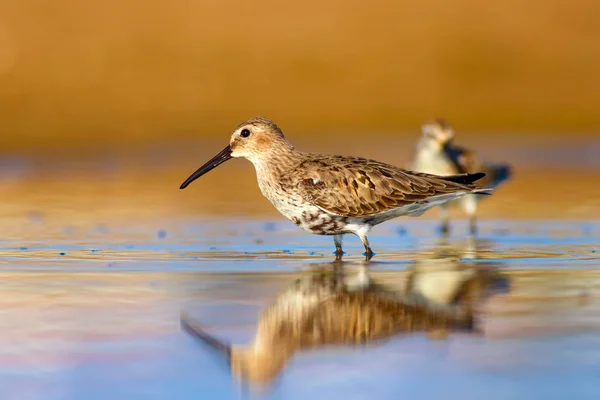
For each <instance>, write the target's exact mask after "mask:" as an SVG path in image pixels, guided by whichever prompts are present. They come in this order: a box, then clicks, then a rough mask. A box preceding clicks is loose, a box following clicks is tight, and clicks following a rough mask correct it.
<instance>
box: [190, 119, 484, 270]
mask: <svg viewBox="0 0 600 400" xmlns="http://www.w3.org/2000/svg"><path fill="white" fill-rule="evenodd" d="M233 157H242V158H246V159H248V160H249V161H250V162H252V164H254V168H255V169H256V176H257V179H258V186H259V187H260V190H261V192H262V194H263V195H264V196H265V197H266V198H267V199H268V200H269V201H270V202H271V203H272V204H273V205H274V206H275V208H277V210H278V211H279V212H280V213H281V214H283V216H285V217H286V218H287V219H289V220H291V221H292V222H293V223H295V224H296V225H297V226H299V227H300V228H302V229H304V230H305V231H307V232H310V233H313V234H317V235H333V239H334V243H335V247H336V253H335V254H336V258H337V259H341V257H342V254H343V251H342V235H344V234H347V233H352V234H354V235H356V236H358V237H359V238H360V240H361V241H362V243H363V245H364V247H365V256H366V259H367V260H368V259H371V257H372V256H373V251H372V250H371V247H370V245H369V241H368V239H367V233H368V232H369V230H370V229H371V228H372V227H373V226H375V225H377V224H380V223H382V222H384V221H387V220H389V219H392V218H396V217H399V216H402V215H408V216H420V215H422V214H423V213H424V212H425V211H426V210H428V209H429V208H431V207H434V206H436V205H439V204H443V203H445V202H447V201H449V200H453V199H456V198H459V197H461V196H464V195H466V194H470V193H477V194H487V193H488V192H489V189H483V188H479V187H476V186H475V185H473V184H472V183H473V182H474V181H476V180H478V179H480V178H482V177H483V176H485V174H483V173H474V174H461V175H453V176H435V175H431V174H426V173H418V172H411V171H407V170H404V169H401V168H398V167H394V166H392V165H388V164H384V163H382V162H378V161H374V160H368V159H365V158H359V157H344V156H333V155H319V154H311V153H305V152H301V151H297V150H296V149H294V147H293V146H292V145H291V144H290V143H289V142H288V141H287V140H286V138H285V137H284V135H283V132H282V131H281V129H279V127H278V126H277V125H276V124H275V123H274V122H273V121H271V120H270V119H268V118H262V117H258V118H252V119H249V120H247V121H245V122H244V123H242V124H241V125H239V126H238V127H237V128H235V130H234V131H233V134H232V135H231V139H230V141H229V145H228V146H227V147H225V148H224V149H223V150H222V151H221V152H220V153H219V154H217V155H216V156H215V157H213V158H212V159H211V160H209V161H208V162H207V163H206V164H204V165H203V166H202V167H200V168H199V169H198V170H196V171H195V172H194V173H193V174H192V175H191V176H190V177H189V178H188V179H186V180H185V182H183V184H182V185H181V186H180V189H184V188H186V187H187V186H188V185H189V184H190V183H191V182H193V181H194V180H196V179H198V178H199V177H201V176H202V175H204V174H206V173H207V172H209V171H211V170H212V169H214V168H216V167H217V166H218V165H220V164H222V163H224V162H225V161H227V160H229V159H231V158H233Z"/></svg>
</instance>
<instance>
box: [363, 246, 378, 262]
mask: <svg viewBox="0 0 600 400" xmlns="http://www.w3.org/2000/svg"><path fill="white" fill-rule="evenodd" d="M374 255H375V253H373V250H371V248H370V247H368V248H367V250H366V251H365V252H364V253H363V256H365V260H367V261H369V260H370V259H371V258H373V256H374Z"/></svg>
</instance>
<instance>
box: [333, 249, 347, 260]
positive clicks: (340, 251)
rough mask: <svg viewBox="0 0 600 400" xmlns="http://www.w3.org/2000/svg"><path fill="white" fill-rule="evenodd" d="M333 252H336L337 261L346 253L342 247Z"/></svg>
mask: <svg viewBox="0 0 600 400" xmlns="http://www.w3.org/2000/svg"><path fill="white" fill-rule="evenodd" d="M333 254H335V259H336V261H340V260H341V259H342V257H343V256H344V254H346V253H345V252H344V251H343V250H342V249H336V250H335V251H334V252H333Z"/></svg>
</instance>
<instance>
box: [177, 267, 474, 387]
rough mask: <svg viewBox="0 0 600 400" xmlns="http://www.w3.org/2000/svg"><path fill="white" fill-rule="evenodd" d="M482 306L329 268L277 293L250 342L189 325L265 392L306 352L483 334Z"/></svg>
mask: <svg viewBox="0 0 600 400" xmlns="http://www.w3.org/2000/svg"><path fill="white" fill-rule="evenodd" d="M465 293H466V292H465ZM471 298H472V299H473V300H475V299H477V298H478V296H477V295H476V294H473V296H471ZM475 308H476V307H475V305H474V304H468V305H467V304H464V303H462V302H461V303H460V306H442V305H437V304H429V303H428V302H427V300H420V299H417V298H412V297H411V296H406V295H404V294H403V293H402V292H401V291H397V290H394V288H392V287H388V286H387V285H382V284H378V283H376V282H374V281H373V280H372V279H371V277H370V276H369V273H368V270H367V269H366V268H361V269H360V271H359V273H358V274H357V276H354V277H346V276H344V274H343V270H341V271H337V270H334V271H331V270H328V271H326V272H323V273H316V274H311V275H309V276H306V277H304V278H300V279H297V280H295V281H294V283H293V284H292V285H290V286H289V287H288V288H287V289H286V290H284V291H283V292H282V293H280V294H279V295H277V296H276V298H275V299H274V300H273V302H271V304H269V305H268V306H267V307H265V309H264V310H263V311H262V312H261V314H260V316H259V320H258V325H257V328H256V333H255V336H254V340H253V341H252V342H251V343H250V344H249V345H233V346H231V345H229V344H227V343H225V342H223V341H221V340H219V339H217V338H216V337H214V336H212V335H211V334H210V333H209V332H208V331H207V329H205V327H204V326H203V325H202V324H201V323H199V322H198V321H195V320H194V319H193V318H191V317H190V316H189V315H188V314H186V313H183V314H182V317H181V326H182V328H183V329H184V330H185V331H187V332H188V333H189V334H191V335H192V336H194V337H196V338H197V339H199V340H201V342H203V343H204V344H208V345H209V346H210V347H211V348H212V349H215V350H217V351H218V353H220V354H222V355H223V356H224V357H225V358H226V360H227V361H228V362H229V368H230V369H231V372H232V374H233V375H234V376H235V377H236V378H237V379H238V380H241V381H242V382H247V383H250V384H251V385H254V386H255V387H259V388H264V386H265V385H266V384H269V383H271V382H272V381H273V379H275V378H276V377H277V376H278V375H279V374H280V372H281V371H282V370H283V368H284V367H285V365H286V364H287V362H288V361H289V360H290V359H291V358H292V357H293V355H294V354H295V353H297V352H299V351H302V350H306V349H317V348H322V347H324V346H332V345H346V346H352V345H357V344H366V343H369V342H374V343H376V342H378V341H382V340H385V339H387V338H390V337H393V336H395V335H401V334H408V333H414V332H425V333H427V335H428V337H429V338H430V339H436V340H439V339H445V338H446V334H447V332H448V331H463V332H469V333H479V332H477V331H476V330H475V329H474V326H473V323H474V319H475V315H473V310H474V309H475Z"/></svg>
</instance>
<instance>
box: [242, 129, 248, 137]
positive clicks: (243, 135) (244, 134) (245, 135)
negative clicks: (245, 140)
mask: <svg viewBox="0 0 600 400" xmlns="http://www.w3.org/2000/svg"><path fill="white" fill-rule="evenodd" d="M240 136H241V137H248V136H250V129H242V131H241V132H240Z"/></svg>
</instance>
